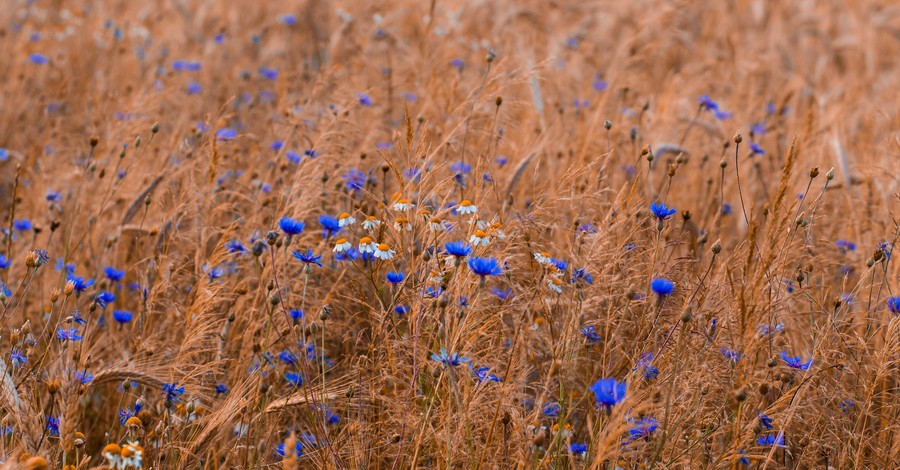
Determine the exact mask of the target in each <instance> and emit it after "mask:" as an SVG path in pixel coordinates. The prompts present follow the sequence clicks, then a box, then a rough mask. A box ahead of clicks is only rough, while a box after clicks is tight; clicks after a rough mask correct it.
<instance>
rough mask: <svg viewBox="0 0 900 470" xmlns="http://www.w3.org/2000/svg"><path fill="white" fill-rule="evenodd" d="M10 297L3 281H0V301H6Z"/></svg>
mask: <svg viewBox="0 0 900 470" xmlns="http://www.w3.org/2000/svg"><path fill="white" fill-rule="evenodd" d="M10 297H12V292H11V291H10V290H9V287H6V284H4V283H3V281H0V300H3V299H8V298H10Z"/></svg>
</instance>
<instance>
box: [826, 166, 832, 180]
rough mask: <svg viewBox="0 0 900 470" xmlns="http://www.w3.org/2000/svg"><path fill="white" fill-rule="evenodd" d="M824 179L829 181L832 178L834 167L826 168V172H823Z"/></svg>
mask: <svg viewBox="0 0 900 470" xmlns="http://www.w3.org/2000/svg"><path fill="white" fill-rule="evenodd" d="M825 179H826V180H828V181H831V180H833V179H834V168H832V169H830V170H828V173H825Z"/></svg>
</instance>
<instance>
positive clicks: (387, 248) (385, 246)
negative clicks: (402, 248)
mask: <svg viewBox="0 0 900 470" xmlns="http://www.w3.org/2000/svg"><path fill="white" fill-rule="evenodd" d="M378 250H379V251H390V250H391V247H390V245H388V244H387V243H382V244H380V245H378Z"/></svg>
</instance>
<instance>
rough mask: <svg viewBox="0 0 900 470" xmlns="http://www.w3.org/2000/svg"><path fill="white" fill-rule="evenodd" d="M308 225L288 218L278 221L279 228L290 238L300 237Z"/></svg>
mask: <svg viewBox="0 0 900 470" xmlns="http://www.w3.org/2000/svg"><path fill="white" fill-rule="evenodd" d="M304 227H306V223H305V222H303V221H300V220H294V219H292V218H290V217H288V216H284V217H282V218H280V219H278V228H280V229H281V231H282V232H284V233H285V234H286V235H288V236H293V235H299V234H301V233H303V228H304Z"/></svg>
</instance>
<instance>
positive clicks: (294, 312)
mask: <svg viewBox="0 0 900 470" xmlns="http://www.w3.org/2000/svg"><path fill="white" fill-rule="evenodd" d="M288 314H289V315H290V316H291V320H299V319H301V318H303V310H300V309H298V308H292V309H291V310H290V311H289V312H288Z"/></svg>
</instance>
